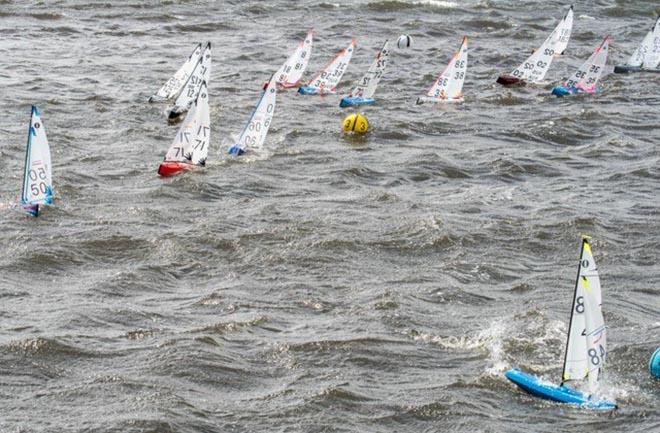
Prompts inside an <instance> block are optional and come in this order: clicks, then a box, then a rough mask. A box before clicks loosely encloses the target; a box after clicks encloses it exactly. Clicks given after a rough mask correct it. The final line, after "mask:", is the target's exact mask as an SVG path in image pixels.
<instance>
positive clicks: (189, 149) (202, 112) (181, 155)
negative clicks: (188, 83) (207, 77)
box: [158, 82, 211, 177]
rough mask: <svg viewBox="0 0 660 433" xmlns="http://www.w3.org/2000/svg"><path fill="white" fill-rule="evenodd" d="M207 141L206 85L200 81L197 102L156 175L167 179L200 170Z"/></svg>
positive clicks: (203, 163) (204, 162)
mask: <svg viewBox="0 0 660 433" xmlns="http://www.w3.org/2000/svg"><path fill="white" fill-rule="evenodd" d="M210 142H211V119H210V114H209V95H208V89H207V87H206V82H203V83H202V87H201V89H200V91H199V95H198V96H197V99H196V100H195V102H194V104H193V105H192V107H190V110H188V114H186V118H185V119H184V121H183V124H182V125H181V128H179V132H177V134H176V137H175V138H174V142H173V143H172V146H170V148H169V150H168V151H167V154H166V155H165V160H164V161H163V162H162V163H161V164H160V166H159V167H158V174H159V175H161V176H163V177H168V176H174V175H175V174H179V173H181V172H182V171H186V170H190V169H193V168H197V167H203V166H204V165H205V164H206V157H207V156H208V153H209V144H210Z"/></svg>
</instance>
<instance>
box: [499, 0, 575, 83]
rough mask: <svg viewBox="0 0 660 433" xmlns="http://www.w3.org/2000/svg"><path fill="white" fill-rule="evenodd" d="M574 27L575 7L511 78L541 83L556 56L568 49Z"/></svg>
mask: <svg viewBox="0 0 660 433" xmlns="http://www.w3.org/2000/svg"><path fill="white" fill-rule="evenodd" d="M572 27H573V6H571V8H570V9H569V10H568V12H567V13H566V15H565V16H564V18H563V19H562V20H561V21H560V22H559V24H557V27H555V29H554V30H553V31H552V33H550V36H548V37H547V38H546V39H545V41H544V42H543V44H541V46H540V47H539V48H538V49H537V50H536V51H534V53H532V55H531V56H529V57H528V58H527V60H525V61H524V62H522V63H521V64H520V66H518V67H517V68H516V69H514V70H513V72H511V76H513V77H516V78H518V79H520V80H525V81H527V82H530V83H540V82H541V81H543V78H544V77H545V74H547V73H548V69H550V64H551V63H552V59H553V58H554V56H555V54H561V53H563V52H564V50H565V49H566V45H567V44H568V40H569V39H570V37H571V28H572Z"/></svg>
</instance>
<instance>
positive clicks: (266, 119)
mask: <svg viewBox="0 0 660 433" xmlns="http://www.w3.org/2000/svg"><path fill="white" fill-rule="evenodd" d="M276 100H277V83H276V81H275V79H274V77H271V79H270V81H269V82H268V85H267V86H266V90H264V91H263V93H262V94H261V98H260V99H259V102H258V103H257V106H256V107H254V111H253V112H252V115H251V116H250V119H249V120H248V122H247V125H245V128H243V131H242V132H241V135H240V137H239V138H238V141H236V144H234V145H233V146H232V147H230V148H229V154H230V155H234V156H239V155H243V154H244V153H245V152H247V151H248V150H258V149H261V147H262V146H263V144H264V141H266V135H267V134H268V128H270V124H271V122H272V120H273V114H275V103H276Z"/></svg>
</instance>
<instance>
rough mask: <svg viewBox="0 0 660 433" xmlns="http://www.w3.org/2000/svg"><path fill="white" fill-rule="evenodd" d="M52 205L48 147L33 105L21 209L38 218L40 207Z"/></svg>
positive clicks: (42, 125) (39, 115)
mask: <svg viewBox="0 0 660 433" xmlns="http://www.w3.org/2000/svg"><path fill="white" fill-rule="evenodd" d="M52 203H53V178H52V173H51V165H50V147H49V146H48V139H47V138H46V128H45V127H44V124H43V121H42V120H41V113H39V110H38V109H37V107H35V106H34V105H33V106H32V115H31V117H30V127H29V129H28V141H27V150H26V152H25V171H24V173H23V194H22V196H21V207H22V208H23V209H24V210H25V211H26V212H27V213H28V214H30V215H32V216H35V217H36V216H39V211H40V206H47V205H50V204H52Z"/></svg>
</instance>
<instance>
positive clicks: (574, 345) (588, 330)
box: [505, 236, 617, 410]
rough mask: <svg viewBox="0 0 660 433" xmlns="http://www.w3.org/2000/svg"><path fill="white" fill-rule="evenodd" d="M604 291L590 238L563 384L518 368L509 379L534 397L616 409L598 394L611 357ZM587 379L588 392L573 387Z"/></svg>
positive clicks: (585, 249) (584, 251) (582, 254)
mask: <svg viewBox="0 0 660 433" xmlns="http://www.w3.org/2000/svg"><path fill="white" fill-rule="evenodd" d="M601 303H602V300H601V289H600V278H599V277H598V269H597V267H596V262H595V261H594V257H593V254H592V253H591V245H590V244H589V238H588V237H586V236H585V237H583V238H582V251H581V252H580V261H579V263H578V274H577V278H576V281H575V290H574V292H573V303H572V308H571V318H570V324H569V329H568V340H567V342H566V352H565V354H564V368H563V372H562V379H561V383H560V384H559V385H555V384H553V383H549V382H546V381H543V380H541V379H540V378H538V377H535V376H533V375H530V374H527V373H524V372H522V371H520V370H519V369H517V368H514V369H511V370H509V371H507V372H506V374H505V376H506V378H507V379H509V380H510V381H511V382H513V383H515V384H516V385H518V387H520V388H521V389H523V390H524V391H526V392H528V393H530V394H531V395H533V396H536V397H539V398H543V399H546V400H552V401H556V402H559V403H568V404H573V405H578V406H582V407H585V408H588V409H597V410H612V409H616V407H617V406H616V404H615V403H613V402H611V401H609V400H605V399H601V398H598V397H597V396H596V395H595V394H596V391H597V390H598V383H599V380H600V379H601V377H602V373H603V367H604V365H605V358H606V355H607V329H606V327H605V321H604V319H603V313H602V311H601ZM585 378H586V379H587V385H588V392H587V393H585V392H582V391H579V390H577V389H574V388H570V387H568V386H566V385H565V384H566V383H568V382H570V381H582V380H584V379H585Z"/></svg>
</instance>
